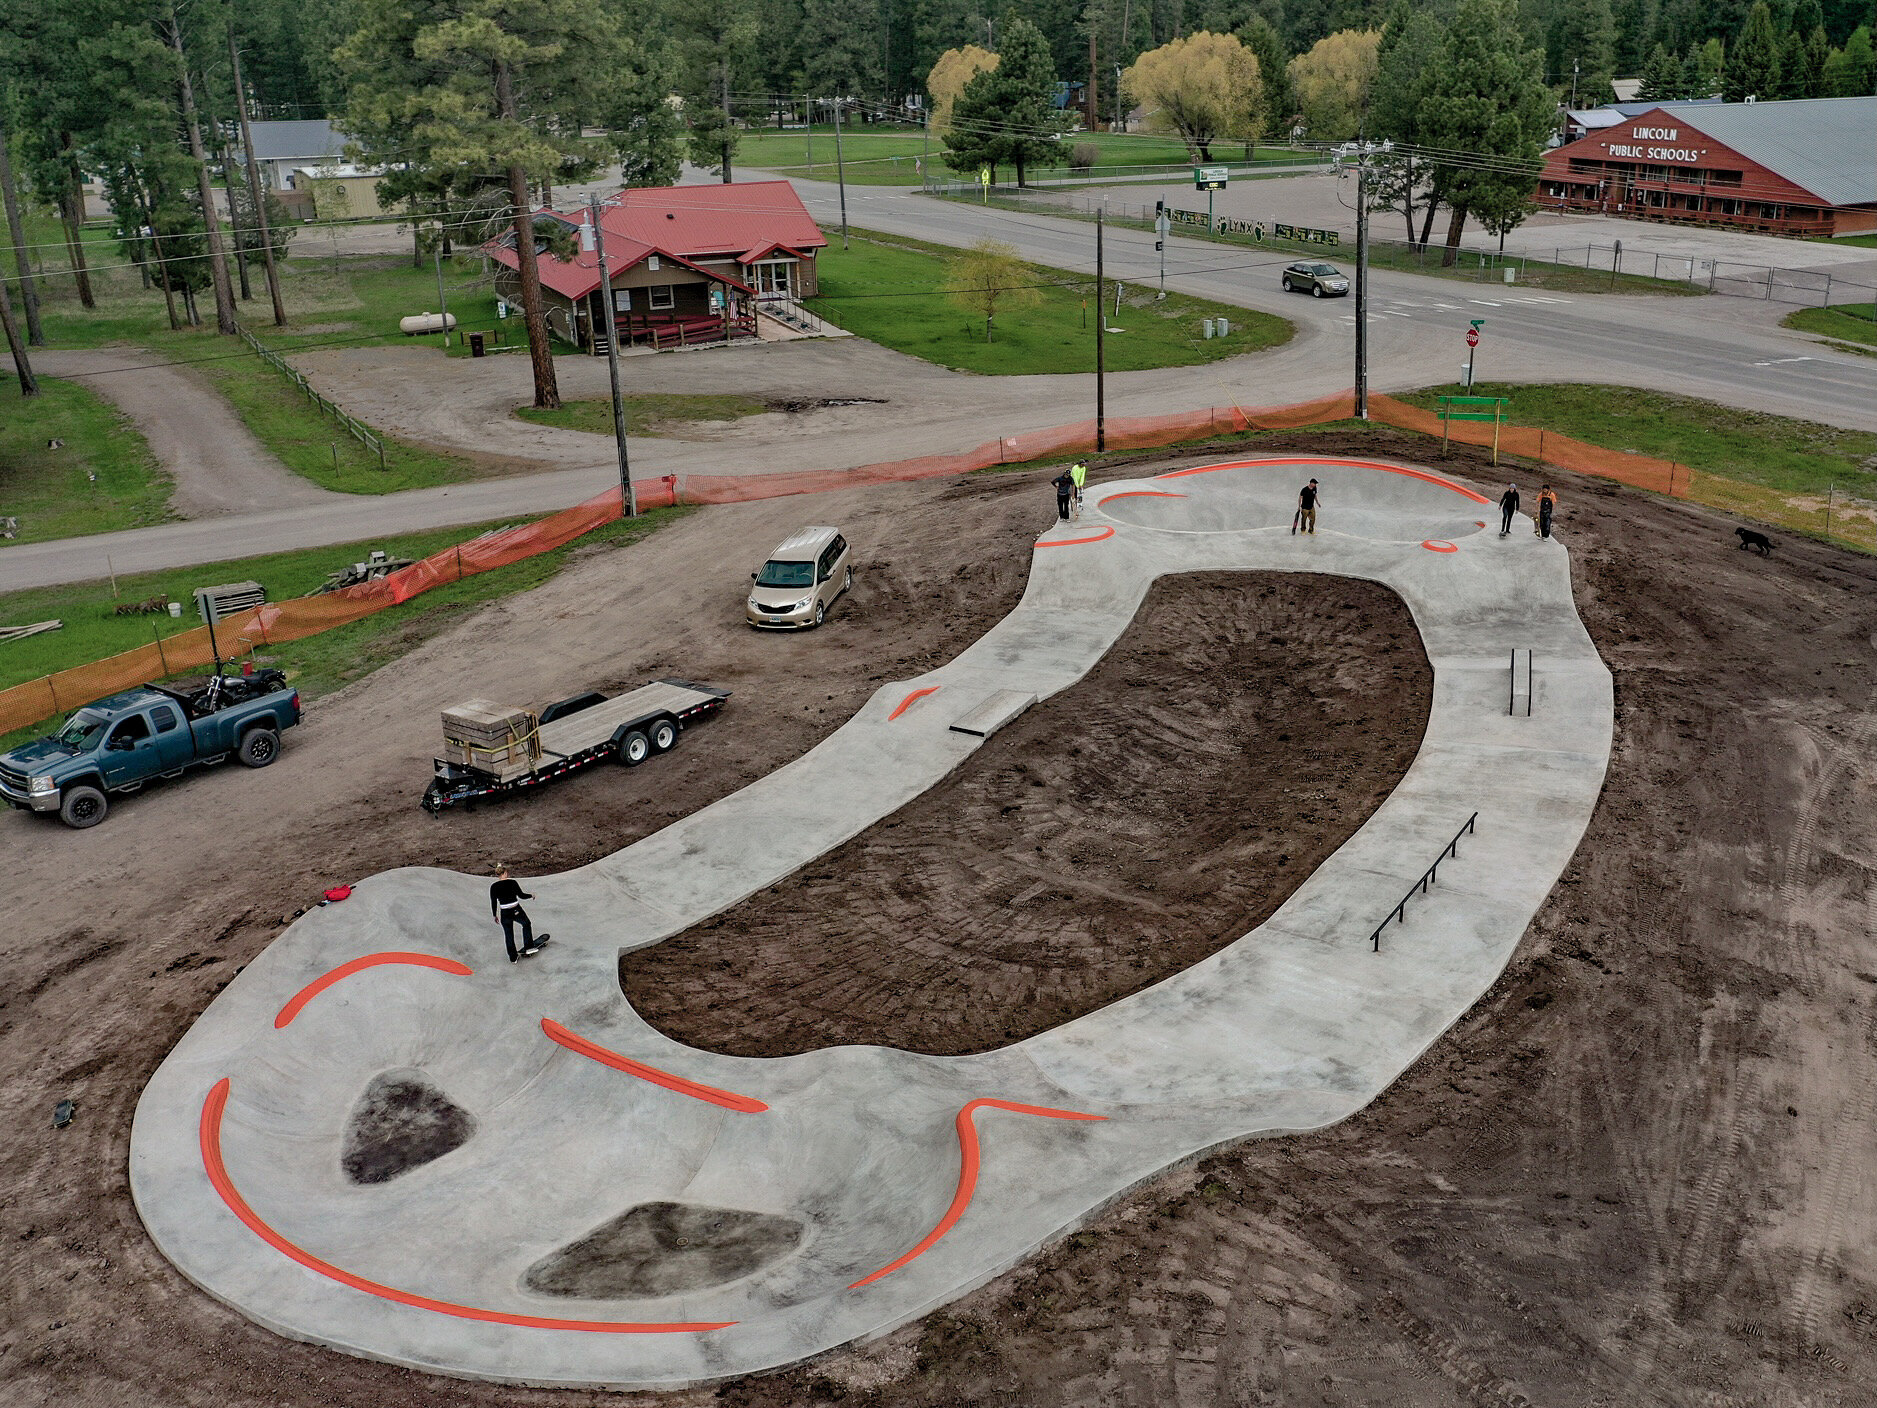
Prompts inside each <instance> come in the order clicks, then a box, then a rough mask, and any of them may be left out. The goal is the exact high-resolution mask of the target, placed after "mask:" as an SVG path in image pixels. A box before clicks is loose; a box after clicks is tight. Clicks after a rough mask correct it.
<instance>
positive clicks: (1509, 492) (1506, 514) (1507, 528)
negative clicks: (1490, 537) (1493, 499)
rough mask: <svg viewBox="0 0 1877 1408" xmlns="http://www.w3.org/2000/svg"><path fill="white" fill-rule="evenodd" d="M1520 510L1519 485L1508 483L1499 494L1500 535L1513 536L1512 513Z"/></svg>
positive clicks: (1504, 536) (1503, 536)
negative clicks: (1504, 489)
mask: <svg viewBox="0 0 1877 1408" xmlns="http://www.w3.org/2000/svg"><path fill="white" fill-rule="evenodd" d="M1518 511H1519V486H1518V485H1516V484H1508V485H1506V491H1505V492H1504V493H1503V494H1501V495H1500V496H1499V536H1500V537H1502V538H1509V537H1511V536H1512V515H1513V514H1515V513H1517V512H1518Z"/></svg>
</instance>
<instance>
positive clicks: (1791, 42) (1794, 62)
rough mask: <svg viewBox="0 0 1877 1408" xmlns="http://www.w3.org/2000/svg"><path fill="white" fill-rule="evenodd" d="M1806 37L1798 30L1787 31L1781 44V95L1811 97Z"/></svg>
mask: <svg viewBox="0 0 1877 1408" xmlns="http://www.w3.org/2000/svg"><path fill="white" fill-rule="evenodd" d="M1805 89H1806V73H1805V38H1804V36H1803V35H1801V34H1800V33H1799V31H1798V30H1796V29H1792V30H1788V31H1786V37H1785V39H1783V40H1782V41H1781V42H1780V45H1779V94H1778V95H1779V97H1781V98H1805V97H1810V96H1811V95H1810V94H1808V93H1807V92H1806V91H1805Z"/></svg>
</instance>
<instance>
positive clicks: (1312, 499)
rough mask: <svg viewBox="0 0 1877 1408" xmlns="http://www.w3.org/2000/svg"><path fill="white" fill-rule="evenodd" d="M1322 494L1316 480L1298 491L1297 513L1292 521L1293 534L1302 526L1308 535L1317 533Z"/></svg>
mask: <svg viewBox="0 0 1877 1408" xmlns="http://www.w3.org/2000/svg"><path fill="white" fill-rule="evenodd" d="M1320 492H1321V491H1320V490H1318V488H1317V482H1316V480H1314V479H1312V480H1311V481H1310V482H1309V483H1308V484H1306V485H1304V486H1303V488H1301V489H1299V490H1298V491H1297V513H1296V516H1295V517H1293V518H1292V519H1291V525H1290V527H1291V532H1293V533H1294V532H1296V531H1297V529H1298V527H1299V526H1300V525H1301V526H1302V528H1303V530H1304V532H1306V533H1314V532H1316V530H1317V498H1318V496H1319V494H1320Z"/></svg>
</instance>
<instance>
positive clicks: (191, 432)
mask: <svg viewBox="0 0 1877 1408" xmlns="http://www.w3.org/2000/svg"><path fill="white" fill-rule="evenodd" d="M33 363H34V365H35V366H37V367H38V369H39V370H40V371H42V372H44V373H45V374H46V375H47V376H65V377H72V378H73V379H75V380H76V381H77V382H78V384H79V385H80V386H82V387H84V388H85V389H86V390H87V391H94V392H96V393H97V394H98V395H100V396H102V397H104V398H105V399H106V400H107V401H110V402H111V403H112V404H113V405H115V406H116V407H117V408H118V409H119V410H121V411H122V412H123V413H124V414H125V415H127V416H129V417H130V418H131V420H132V421H133V422H134V423H135V424H136V427H137V429H138V430H140V431H142V432H143V438H144V439H145V440H147V441H149V443H150V452H151V453H152V454H154V455H155V456H156V462H157V463H158V464H159V465H161V466H162V468H163V472H164V473H165V474H167V475H169V476H170V478H171V479H172V480H173V481H174V482H175V485H176V487H175V491H174V492H173V493H172V494H171V496H170V507H171V509H172V510H173V511H174V512H175V513H176V514H177V515H179V516H180V517H183V518H209V517H213V516H215V515H217V514H224V513H259V512H262V511H264V510H267V509H279V508H292V507H294V506H296V505H300V504H313V503H321V502H325V501H327V500H330V499H334V498H337V497H338V495H336V494H333V493H332V492H330V491H329V490H326V489H322V488H320V487H319V486H318V485H317V484H314V483H313V482H311V481H310V480H307V479H303V478H301V477H300V476H299V475H297V474H295V473H294V472H293V471H292V470H290V469H288V468H287V467H286V466H285V465H284V464H282V463H281V462H280V461H279V460H278V459H277V458H275V456H274V455H273V453H272V452H271V451H269V450H268V448H267V447H266V446H265V445H263V444H262V443H261V442H260V441H259V440H257V439H255V438H254V435H253V433H252V432H251V431H250V430H249V429H248V428H247V426H246V425H244V424H243V423H242V421H241V417H240V416H238V415H236V414H235V409H234V407H233V406H231V405H229V404H228V401H227V398H226V397H224V396H223V395H222V394H221V393H220V392H219V391H217V390H216V389H215V388H214V387H212V386H210V385H208V384H207V383H206V382H204V381H202V380H200V379H198V378H197V377H195V376H193V375H191V374H190V372H189V369H188V368H187V367H178V366H166V365H164V363H163V359H162V358H161V357H160V356H158V355H156V354H155V353H151V352H147V351H144V350H143V349H141V348H136V347H100V348H95V349H91V350H85V351H63V352H45V351H39V352H34V353H33Z"/></svg>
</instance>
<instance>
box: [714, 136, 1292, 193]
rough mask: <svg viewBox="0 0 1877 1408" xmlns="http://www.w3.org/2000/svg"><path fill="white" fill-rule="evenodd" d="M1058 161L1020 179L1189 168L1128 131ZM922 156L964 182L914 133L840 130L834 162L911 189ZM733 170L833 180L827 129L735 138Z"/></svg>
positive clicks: (1233, 159)
mask: <svg viewBox="0 0 1877 1408" xmlns="http://www.w3.org/2000/svg"><path fill="white" fill-rule="evenodd" d="M1080 143H1091V144H1093V145H1094V146H1095V147H1096V148H1097V149H1099V151H1100V152H1101V155H1100V156H1099V157H1098V158H1097V159H1096V161H1095V164H1094V166H1093V167H1090V168H1088V169H1087V170H1086V171H1085V172H1084V171H1081V170H1076V171H1074V172H1072V171H1071V170H1070V168H1069V164H1068V163H1069V153H1070V152H1071V151H1072V150H1073V149H1074V148H1075V147H1076V146H1077V145H1078V144H1080ZM1060 146H1061V149H1062V156H1061V159H1060V161H1059V162H1056V163H1053V164H1051V165H1050V166H1048V167H1039V168H1034V169H1032V170H1031V171H1030V172H1028V173H1026V174H1027V175H1029V176H1031V177H1034V178H1037V179H1042V178H1045V177H1049V178H1055V177H1062V176H1068V175H1071V174H1074V175H1084V174H1086V175H1089V176H1094V177H1100V176H1117V175H1125V174H1127V171H1128V169H1129V168H1133V167H1143V166H1185V165H1188V164H1190V158H1189V156H1188V154H1187V149H1186V144H1185V143H1184V142H1181V141H1180V140H1178V139H1177V138H1174V137H1161V136H1154V135H1151V134H1145V133H1130V132H1095V133H1088V132H1075V133H1069V134H1066V135H1064V137H1063V138H1062V141H1061V143H1060ZM922 155H923V156H927V157H928V158H929V159H928V163H927V176H928V177H929V179H931V180H933V181H957V180H963V179H971V174H970V173H965V174H963V175H961V174H960V173H959V172H956V171H954V170H952V168H951V167H949V166H947V165H946V164H945V141H944V139H943V138H942V137H940V136H938V135H936V134H934V136H933V137H932V139H931V141H930V143H928V142H927V141H926V138H925V134H924V133H923V132H921V131H920V130H918V129H916V128H913V129H907V128H877V127H859V128H853V127H843V128H842V129H841V156H842V161H843V164H844V165H845V167H846V170H847V180H848V181H849V182H850V183H851V184H853V185H857V186H916V185H918V184H920V176H919V158H920V157H921V156H922ZM1316 156H1317V154H1316V153H1314V152H1294V151H1292V150H1290V149H1289V148H1288V147H1266V146H1259V147H1256V148H1254V149H1253V152H1252V156H1251V158H1250V159H1251V160H1252V161H1254V162H1258V163H1266V162H1269V163H1273V164H1277V163H1287V162H1296V161H1310V160H1315V159H1316ZM1212 159H1213V161H1214V162H1229V163H1231V164H1233V165H1241V164H1243V163H1244V161H1245V160H1246V158H1245V149H1244V145H1243V144H1242V143H1238V142H1218V143H1215V144H1214V145H1213V154H1212ZM730 160H731V164H732V166H733V167H755V168H760V169H761V170H765V171H777V172H786V173H787V174H789V175H790V176H800V177H803V178H804V179H811V180H816V181H832V180H834V179H835V178H836V176H837V175H838V171H837V168H836V166H835V160H834V128H833V127H832V126H831V125H830V126H820V125H817V126H816V127H815V129H814V130H813V132H812V133H808V132H805V131H803V130H802V129H801V128H793V129H791V130H789V131H786V132H777V131H776V130H775V129H774V128H769V129H766V130H762V131H750V132H745V133H742V134H741V135H740V136H739V138H738V141H737V149H736V154H735V155H734V156H733V157H731V159H730ZM998 177H999V179H1000V180H1009V179H1014V172H1012V173H1006V172H1004V171H1002V170H1000V171H999V173H998Z"/></svg>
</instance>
